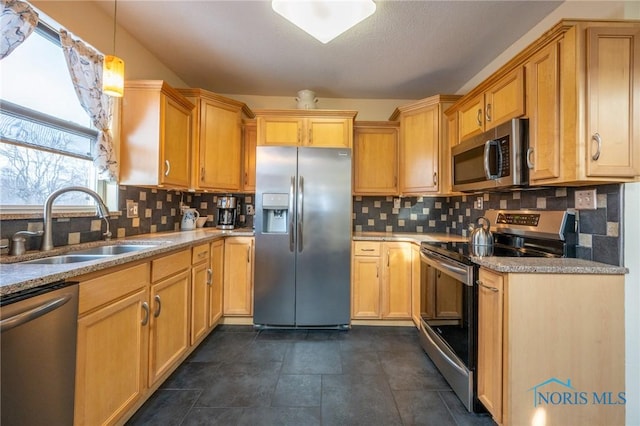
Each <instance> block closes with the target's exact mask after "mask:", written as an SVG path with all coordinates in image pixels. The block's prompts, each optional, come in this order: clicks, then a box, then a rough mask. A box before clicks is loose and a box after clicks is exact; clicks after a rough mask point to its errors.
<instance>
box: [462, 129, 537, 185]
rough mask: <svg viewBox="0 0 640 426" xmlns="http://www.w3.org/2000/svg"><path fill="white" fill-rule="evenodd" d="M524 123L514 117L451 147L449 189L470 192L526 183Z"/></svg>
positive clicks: (527, 171)
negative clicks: (450, 179)
mask: <svg viewBox="0 0 640 426" xmlns="http://www.w3.org/2000/svg"><path fill="white" fill-rule="evenodd" d="M528 127H529V126H528V120H526V119H524V118H514V119H512V120H511V121H508V122H506V123H504V124H501V125H499V126H497V127H495V128H493V129H491V130H489V131H487V132H484V133H482V134H481V135H477V136H474V137H472V138H470V139H467V140H465V141H463V142H461V143H460V144H459V145H456V146H454V147H453V148H451V161H452V166H451V170H452V180H453V182H452V189H453V190H454V191H462V192H473V191H483V190H491V189H499V190H500V189H502V190H504V189H508V188H512V187H520V186H525V185H527V184H528V183H529V169H528V168H527V165H526V161H525V155H526V152H527V149H528V136H527V134H528Z"/></svg>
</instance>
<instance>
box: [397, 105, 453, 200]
mask: <svg viewBox="0 0 640 426" xmlns="http://www.w3.org/2000/svg"><path fill="white" fill-rule="evenodd" d="M458 98H459V96H447V95H436V96H431V97H429V98H426V99H422V100H420V101H417V102H414V103H412V104H409V105H404V106H402V107H399V108H398V109H397V110H396V111H395V112H394V113H393V115H392V116H391V118H390V120H396V119H398V118H399V119H400V148H399V170H400V188H399V189H400V194H403V195H414V194H415V195H423V194H425V195H428V194H438V195H444V194H449V193H451V177H450V172H449V171H450V166H449V162H450V153H449V149H450V148H449V143H448V138H447V128H448V123H447V120H446V118H445V116H444V111H445V110H446V109H447V108H449V107H450V106H451V105H453V103H454V102H455V101H456V100H457V99H458Z"/></svg>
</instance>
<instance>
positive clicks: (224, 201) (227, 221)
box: [216, 196, 238, 229]
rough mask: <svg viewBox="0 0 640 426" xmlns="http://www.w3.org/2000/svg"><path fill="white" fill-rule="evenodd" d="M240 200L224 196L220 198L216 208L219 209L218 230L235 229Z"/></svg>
mask: <svg viewBox="0 0 640 426" xmlns="http://www.w3.org/2000/svg"><path fill="white" fill-rule="evenodd" d="M237 204H238V200H237V199H236V197H231V196H224V197H218V202H217V204H216V207H218V220H217V223H216V228H218V229H233V228H234V227H235V224H236V215H237V213H238V210H237Z"/></svg>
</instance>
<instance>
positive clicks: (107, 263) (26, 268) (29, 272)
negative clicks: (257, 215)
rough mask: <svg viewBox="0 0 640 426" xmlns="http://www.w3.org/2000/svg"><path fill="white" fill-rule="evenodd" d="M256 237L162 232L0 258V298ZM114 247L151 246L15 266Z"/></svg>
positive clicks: (248, 231)
mask: <svg viewBox="0 0 640 426" xmlns="http://www.w3.org/2000/svg"><path fill="white" fill-rule="evenodd" d="M253 235H254V234H253V230H251V229H243V228H239V229H234V230H231V231H221V230H219V229H216V228H201V229H196V230H193V231H176V232H173V231H172V232H160V233H154V234H143V235H136V236H132V237H128V238H119V239H113V240H111V241H98V242H92V243H85V244H78V245H73V246H64V247H58V248H55V249H54V250H52V251H49V252H46V253H41V252H29V253H27V254H24V255H22V256H2V257H1V258H0V297H3V296H7V295H10V294H12V293H16V292H18V291H22V290H29V289H33V288H36V287H40V286H44V285H47V284H50V283H53V282H56V281H60V280H71V279H73V277H77V276H80V275H84V274H88V273H91V272H96V271H100V270H103V269H107V268H111V267H114V266H118V265H123V264H125V263H128V262H132V261H136V260H141V259H146V258H151V257H153V256H156V255H159V254H163V253H168V252H171V251H175V250H179V249H181V248H186V247H190V246H192V245H194V244H197V243H204V242H210V241H214V240H217V239H220V238H224V237H228V236H236V237H252V236H253ZM112 244H145V245H149V248H145V249H143V250H138V251H135V252H131V253H125V254H119V255H115V256H109V257H106V258H104V259H100V260H93V261H88V262H78V263H67V264H60V265H43V264H23V263H16V262H24V261H26V260H33V259H38V258H42V257H50V256H57V255H61V254H73V252H75V251H78V250H84V249H87V248H92V247H97V246H103V245H112Z"/></svg>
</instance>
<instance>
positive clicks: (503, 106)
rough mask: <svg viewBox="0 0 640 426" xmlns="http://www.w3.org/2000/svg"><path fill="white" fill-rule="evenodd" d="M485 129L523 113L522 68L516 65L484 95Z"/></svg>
mask: <svg viewBox="0 0 640 426" xmlns="http://www.w3.org/2000/svg"><path fill="white" fill-rule="evenodd" d="M484 102H485V104H484V120H485V125H484V128H485V130H489V129H491V128H493V127H496V126H497V125H499V124H502V123H504V122H506V121H509V120H510V119H512V118H515V117H519V116H521V115H523V114H524V112H525V111H524V108H525V104H524V69H523V68H522V67H518V68H516V69H515V70H513V71H512V72H510V73H509V74H507V75H506V76H505V77H503V78H502V79H500V80H499V81H498V82H497V83H496V84H494V85H493V86H491V87H490V88H489V90H488V91H487V92H486V93H485V95H484Z"/></svg>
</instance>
